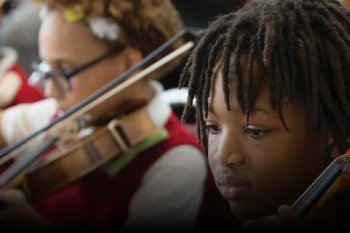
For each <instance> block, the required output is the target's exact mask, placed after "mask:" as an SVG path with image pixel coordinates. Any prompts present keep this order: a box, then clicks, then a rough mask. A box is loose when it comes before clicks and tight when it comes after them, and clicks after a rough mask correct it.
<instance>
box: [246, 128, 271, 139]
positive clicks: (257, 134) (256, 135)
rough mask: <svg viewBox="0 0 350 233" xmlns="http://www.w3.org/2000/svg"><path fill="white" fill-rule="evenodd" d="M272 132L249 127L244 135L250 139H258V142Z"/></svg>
mask: <svg viewBox="0 0 350 233" xmlns="http://www.w3.org/2000/svg"><path fill="white" fill-rule="evenodd" d="M269 132H270V130H268V129H258V128H253V127H247V128H246V129H245V130H244V133H245V134H247V135H248V136H249V137H251V138H253V139H256V140H261V139H263V138H264V137H266V135H267V134H268V133H269Z"/></svg>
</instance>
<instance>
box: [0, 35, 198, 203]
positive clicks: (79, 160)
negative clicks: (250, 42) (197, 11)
mask: <svg viewBox="0 0 350 233" xmlns="http://www.w3.org/2000/svg"><path fill="white" fill-rule="evenodd" d="M187 33H188V32H187V31H183V32H180V33H179V34H178V35H176V36H175V37H174V38H172V39H170V40H169V41H167V42H166V43H165V44H163V45H162V46H161V47H160V48H158V49H157V50H156V51H154V52H152V53H151V54H149V55H148V56H146V57H145V58H144V59H143V60H142V61H141V62H140V63H139V64H137V65H135V66H133V67H132V68H131V69H129V70H128V71H126V72H125V73H123V74H122V75H121V76H119V77H117V78H116V79H115V80H113V81H112V82H111V83H110V84H109V85H107V86H105V87H103V88H101V89H100V90H98V91H97V92H96V93H94V94H93V95H92V96H89V97H88V98H87V99H85V100H83V101H82V103H80V104H78V105H77V106H73V107H72V108H71V109H69V110H68V111H67V112H65V113H64V114H63V115H62V116H61V117H59V118H57V119H56V120H54V121H53V122H51V123H50V124H49V125H47V126H45V127H44V128H42V129H40V130H38V131H37V132H35V133H33V134H32V135H29V136H28V137H26V138H25V139H23V140H21V141H20V142H19V143H16V144H15V145H12V146H10V147H7V148H5V149H4V150H3V151H1V153H0V164H3V163H4V162H7V161H9V160H15V161H14V163H13V164H12V165H11V166H10V167H8V168H7V169H6V170H5V171H4V172H3V173H2V174H1V175H0V188H14V187H15V188H20V189H22V190H23V191H24V192H25V194H26V195H27V197H28V199H35V198H38V197H41V196H43V195H46V194H48V193H50V192H53V191H55V190H57V189H59V188H60V187H62V186H64V185H67V184H69V183H70V182H73V181H75V180H77V179H79V178H81V177H83V176H85V175H87V174H89V173H90V172H93V171H95V170H96V169H98V168H100V167H102V166H105V165H106V164H108V163H109V162H111V161H113V160H114V159H116V158H117V157H118V156H121V155H122V154H123V153H125V152H127V151H129V150H131V149H132V148H134V147H135V146H137V145H139V144H147V143H145V140H148V139H149V138H151V139H152V140H151V141H152V142H153V143H157V142H158V141H159V140H160V139H162V138H164V137H166V133H165V132H164V129H162V128H159V127H157V126H156V124H155V122H153V121H152V119H151V117H150V116H149V113H148V111H147V103H136V104H135V103H134V105H131V106H132V107H131V108H130V106H129V108H128V109H123V108H119V107H120V106H116V104H114V103H115V101H114V100H116V99H117V97H118V96H119V95H120V94H121V93H123V92H127V90H128V88H130V87H132V86H133V85H136V84H137V83H138V82H139V81H140V80H142V79H143V78H144V77H146V76H149V75H151V74H152V73H153V72H154V71H155V70H158V69H160V68H161V67H163V66H165V65H166V64H168V63H169V62H171V61H173V60H174V59H176V58H178V57H180V56H181V55H184V54H185V53H186V52H188V51H189V50H190V49H191V48H192V47H193V46H194V42H192V41H189V42H187V43H184V45H182V46H181V47H179V48H178V49H176V50H174V51H172V52H170V53H169V54H167V55H166V56H164V57H163V58H162V59H159V60H158V61H156V62H155V63H153V64H151V65H149V66H148V67H146V68H144V69H142V70H141V71H140V72H138V73H137V74H135V75H133V76H132V77H130V78H129V79H126V78H127V77H128V76H130V75H131V74H133V73H135V71H137V70H139V69H140V68H141V67H142V66H144V65H145V64H148V63H149V62H150V60H151V59H154V58H155V57H156V56H158V55H159V54H160V52H163V51H165V50H166V49H167V48H168V47H169V46H170V45H171V44H172V43H174V41H176V40H178V39H179V38H181V37H183V36H184V35H187ZM190 33H192V32H190ZM102 103H104V104H102ZM105 103H107V104H105ZM106 106H107V107H106ZM111 109H118V111H119V112H114V113H113V115H117V117H115V118H113V119H112V120H109V122H108V123H107V124H104V125H102V126H97V127H95V126H94V123H96V122H98V120H99V119H101V117H105V116H102V114H103V113H106V112H108V111H110V110H111ZM135 122H138V124H135ZM92 126H94V127H92ZM49 129H50V133H51V135H50V137H49V138H48V139H46V140H45V141H44V142H42V143H41V144H40V145H39V146H38V145H35V146H36V148H35V150H27V148H28V145H29V147H31V146H32V145H31V143H30V142H32V141H33V140H34V139H37V137H38V136H42V133H45V132H48V130H49ZM90 129H92V132H90V133H86V132H85V131H89V130H90ZM52 132H54V133H52ZM81 132H85V135H84V136H81ZM62 134H63V135H64V136H62ZM86 134H87V135H86ZM67 141H68V142H69V141H73V143H71V144H67V143H66V142H67ZM57 145H58V150H55V151H54V153H53V154H50V155H49V156H46V157H44V158H43V159H42V160H40V161H39V160H38V158H39V156H40V155H41V154H42V153H43V152H45V151H47V149H48V148H50V147H51V146H57ZM60 145H63V146H60ZM150 145H152V144H150ZM150 145H149V146H150ZM55 153H56V154H55Z"/></svg>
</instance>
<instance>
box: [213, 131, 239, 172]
mask: <svg viewBox="0 0 350 233" xmlns="http://www.w3.org/2000/svg"><path fill="white" fill-rule="evenodd" d="M232 135H233V134H230V133H228V132H226V133H223V135H222V137H221V138H220V140H218V141H219V145H218V146H217V147H216V150H215V153H214V156H213V159H214V161H215V162H216V163H218V164H220V165H222V166H226V167H230V166H238V165H242V164H244V162H245V156H244V154H243V153H242V150H241V148H242V144H241V142H240V141H239V139H238V138H235V137H233V136H232ZM210 146H211V145H209V147H210Z"/></svg>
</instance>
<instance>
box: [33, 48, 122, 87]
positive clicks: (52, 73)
mask: <svg viewBox="0 0 350 233" xmlns="http://www.w3.org/2000/svg"><path fill="white" fill-rule="evenodd" d="M119 51H121V47H116V48H114V49H112V50H110V51H108V52H107V53H104V54H102V55H101V56H99V57H97V58H95V59H93V60H92V61H90V62H88V63H86V64H84V65H82V66H80V67H78V68H76V69H74V70H70V69H51V67H50V65H49V64H47V63H46V62H43V61H42V62H36V63H34V64H33V69H34V72H33V73H32V75H31V76H30V77H29V82H30V83H31V84H32V85H34V86H36V87H37V88H39V89H40V90H42V91H43V90H44V88H45V85H46V82H47V81H48V80H49V79H50V80H51V81H52V82H53V84H54V85H55V87H56V88H57V90H59V91H60V92H61V93H66V92H69V91H71V90H72V85H71V79H72V77H73V76H75V75H77V74H79V73H80V72H82V71H84V70H86V69H88V68H90V67H91V66H93V65H95V64H97V63H99V62H100V61H103V60H104V59H106V58H107V57H109V56H111V55H112V54H115V53H117V52H119Z"/></svg>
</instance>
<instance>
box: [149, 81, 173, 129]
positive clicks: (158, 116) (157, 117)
mask: <svg viewBox="0 0 350 233" xmlns="http://www.w3.org/2000/svg"><path fill="white" fill-rule="evenodd" d="M150 82H151V86H152V88H153V89H154V91H155V95H154V97H153V98H152V100H151V101H150V103H149V104H148V107H147V109H148V113H149V115H150V117H151V119H152V121H153V123H154V124H155V125H156V126H157V127H164V126H165V124H166V122H167V120H168V118H169V117H170V114H171V108H170V106H169V105H168V104H167V103H166V102H165V101H164V100H163V99H162V97H161V93H162V91H163V89H164V88H163V86H162V85H161V84H160V83H159V82H157V81H155V80H151V81H150Z"/></svg>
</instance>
